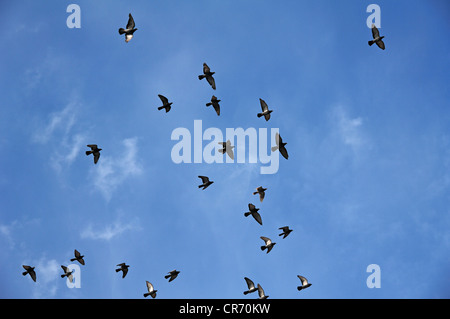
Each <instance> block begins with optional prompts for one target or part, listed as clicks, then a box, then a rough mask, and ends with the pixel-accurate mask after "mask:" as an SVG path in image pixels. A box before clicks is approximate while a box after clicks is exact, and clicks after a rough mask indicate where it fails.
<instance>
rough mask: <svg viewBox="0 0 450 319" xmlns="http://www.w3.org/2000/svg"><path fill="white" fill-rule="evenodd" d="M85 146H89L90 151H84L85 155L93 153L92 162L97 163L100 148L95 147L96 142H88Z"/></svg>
mask: <svg viewBox="0 0 450 319" xmlns="http://www.w3.org/2000/svg"><path fill="white" fill-rule="evenodd" d="M87 147H90V148H91V150H90V151H86V155H90V154H93V155H94V164H97V162H98V159H99V158H100V151H101V150H102V149H101V148H98V147H97V144H88V145H87Z"/></svg>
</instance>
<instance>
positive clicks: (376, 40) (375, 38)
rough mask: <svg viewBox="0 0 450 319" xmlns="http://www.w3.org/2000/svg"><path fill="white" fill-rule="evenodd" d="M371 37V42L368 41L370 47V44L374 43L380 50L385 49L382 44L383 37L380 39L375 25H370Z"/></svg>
mask: <svg viewBox="0 0 450 319" xmlns="http://www.w3.org/2000/svg"><path fill="white" fill-rule="evenodd" d="M372 37H373V40H370V41H369V45H370V46H371V45H372V44H374V43H376V44H377V45H378V47H379V48H380V49H382V50H384V49H385V46H384V42H383V38H384V35H383V36H381V37H380V31H379V30H378V29H377V27H376V26H375V24H372Z"/></svg>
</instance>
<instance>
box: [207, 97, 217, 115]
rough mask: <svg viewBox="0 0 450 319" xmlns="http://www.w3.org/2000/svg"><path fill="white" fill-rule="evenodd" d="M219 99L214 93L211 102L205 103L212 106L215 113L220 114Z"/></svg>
mask: <svg viewBox="0 0 450 319" xmlns="http://www.w3.org/2000/svg"><path fill="white" fill-rule="evenodd" d="M219 102H220V100H218V99H217V97H216V96H215V95H213V96H212V97H211V102H208V103H206V106H211V105H212V106H213V108H214V110H215V111H216V113H217V115H218V116H219V115H220V105H219Z"/></svg>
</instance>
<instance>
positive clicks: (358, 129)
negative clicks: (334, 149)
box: [333, 106, 368, 150]
mask: <svg viewBox="0 0 450 319" xmlns="http://www.w3.org/2000/svg"><path fill="white" fill-rule="evenodd" d="M333 119H334V120H335V121H336V127H337V131H338V133H339V136H340V138H341V139H342V141H343V143H344V144H346V145H349V146H350V147H351V148H352V149H353V150H356V149H358V148H359V147H361V146H363V145H365V144H366V143H368V140H367V138H366V137H365V136H364V133H363V130H362V128H363V119H362V118H361V117H355V118H351V117H350V116H349V115H348V114H347V112H346V110H345V109H344V108H343V107H342V106H337V107H335V108H334V109H333Z"/></svg>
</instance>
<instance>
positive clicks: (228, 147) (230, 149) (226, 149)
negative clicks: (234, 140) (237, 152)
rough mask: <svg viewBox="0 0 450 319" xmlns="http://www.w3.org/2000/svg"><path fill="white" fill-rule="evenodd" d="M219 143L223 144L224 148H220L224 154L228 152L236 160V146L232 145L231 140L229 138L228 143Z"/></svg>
mask: <svg viewBox="0 0 450 319" xmlns="http://www.w3.org/2000/svg"><path fill="white" fill-rule="evenodd" d="M219 144H220V145H222V149H220V150H219V152H220V153H222V154H225V153H227V154H228V156H229V157H230V158H231V159H232V160H234V153H233V148H234V146H231V142H230V140H228V141H227V142H226V143H225V142H219Z"/></svg>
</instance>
